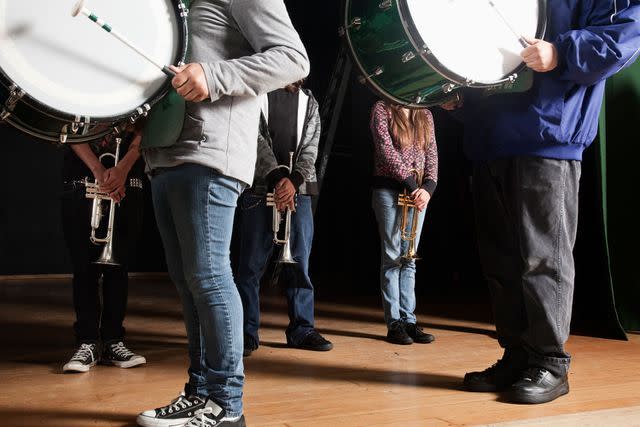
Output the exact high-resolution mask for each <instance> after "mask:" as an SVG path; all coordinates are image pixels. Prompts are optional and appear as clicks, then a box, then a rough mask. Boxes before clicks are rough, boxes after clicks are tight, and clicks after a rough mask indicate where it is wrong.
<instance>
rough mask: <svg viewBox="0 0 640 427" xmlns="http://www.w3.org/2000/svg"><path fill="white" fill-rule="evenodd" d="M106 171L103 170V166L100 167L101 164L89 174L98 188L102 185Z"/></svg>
mask: <svg viewBox="0 0 640 427" xmlns="http://www.w3.org/2000/svg"><path fill="white" fill-rule="evenodd" d="M106 171H107V170H106V169H105V167H104V166H102V164H101V163H100V164H99V166H98V167H97V168H96V169H95V170H92V171H91V173H92V174H93V179H95V180H96V183H97V184H98V186H100V185H102V183H103V182H104V181H105V177H104V173H105V172H106Z"/></svg>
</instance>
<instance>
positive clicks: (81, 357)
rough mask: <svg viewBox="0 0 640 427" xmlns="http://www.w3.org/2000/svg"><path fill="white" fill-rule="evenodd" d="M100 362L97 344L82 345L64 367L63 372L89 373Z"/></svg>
mask: <svg viewBox="0 0 640 427" xmlns="http://www.w3.org/2000/svg"><path fill="white" fill-rule="evenodd" d="M97 361H98V345H97V344H80V347H79V348H78V349H77V350H76V352H75V353H74V355H73V356H72V357H71V360H69V361H68V362H67V363H66V364H65V365H64V366H63V367H62V372H87V371H88V370H89V369H91V368H92V367H94V366H95V365H96V363H97Z"/></svg>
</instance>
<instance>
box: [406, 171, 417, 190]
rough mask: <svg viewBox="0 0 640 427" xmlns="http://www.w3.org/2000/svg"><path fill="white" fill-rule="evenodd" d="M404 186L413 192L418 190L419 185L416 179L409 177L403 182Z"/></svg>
mask: <svg viewBox="0 0 640 427" xmlns="http://www.w3.org/2000/svg"><path fill="white" fill-rule="evenodd" d="M402 184H403V185H404V186H405V188H406V189H408V190H410V191H412V192H413V191H415V190H417V189H418V183H417V182H416V177H415V176H413V175H410V176H408V177H407V178H406V179H405V180H404V181H402Z"/></svg>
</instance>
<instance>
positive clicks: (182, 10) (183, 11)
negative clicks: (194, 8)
mask: <svg viewBox="0 0 640 427" xmlns="http://www.w3.org/2000/svg"><path fill="white" fill-rule="evenodd" d="M178 9H180V17H182V18H186V17H187V16H189V9H187V6H185V4H184V3H182V2H180V3H178Z"/></svg>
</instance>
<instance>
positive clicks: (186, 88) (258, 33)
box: [171, 0, 310, 102]
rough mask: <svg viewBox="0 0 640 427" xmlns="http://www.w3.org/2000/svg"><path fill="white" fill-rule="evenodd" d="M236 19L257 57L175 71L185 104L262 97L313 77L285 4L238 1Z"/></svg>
mask: <svg viewBox="0 0 640 427" xmlns="http://www.w3.org/2000/svg"><path fill="white" fill-rule="evenodd" d="M229 11H230V13H231V16H232V17H233V19H234V20H235V22H236V24H237V25H238V27H239V29H240V31H241V32H242V35H243V36H244V37H245V38H246V40H247V41H248V43H249V44H250V45H251V46H252V47H253V49H254V51H255V52H256V53H255V54H253V55H248V56H244V57H242V58H235V59H229V60H223V61H217V62H212V63H200V64H196V63H191V64H188V65H185V66H182V67H171V69H172V70H173V71H175V72H176V74H177V75H176V77H174V78H173V80H172V82H171V83H172V84H173V87H174V88H176V91H177V92H178V94H179V95H180V96H182V97H184V99H185V100H187V101H191V102H200V101H204V100H205V99H207V98H209V99H210V101H211V102H215V101H217V100H218V99H220V98H221V97H223V96H225V95H226V96H258V95H261V94H264V93H267V92H270V91H272V90H275V89H278V88H281V87H284V86H286V85H288V84H289V83H291V82H295V81H298V80H300V79H302V78H304V77H306V76H307V75H308V74H309V68H310V65H309V58H308V56H307V52H306V50H305V48H304V45H303V44H302V41H301V40H300V36H299V35H298V33H297V32H296V30H295V29H294V28H293V25H292V24H291V19H290V18H289V14H288V12H287V8H286V7H285V5H284V2H283V0H259V1H258V0H232V1H231V5H230V6H229Z"/></svg>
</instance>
